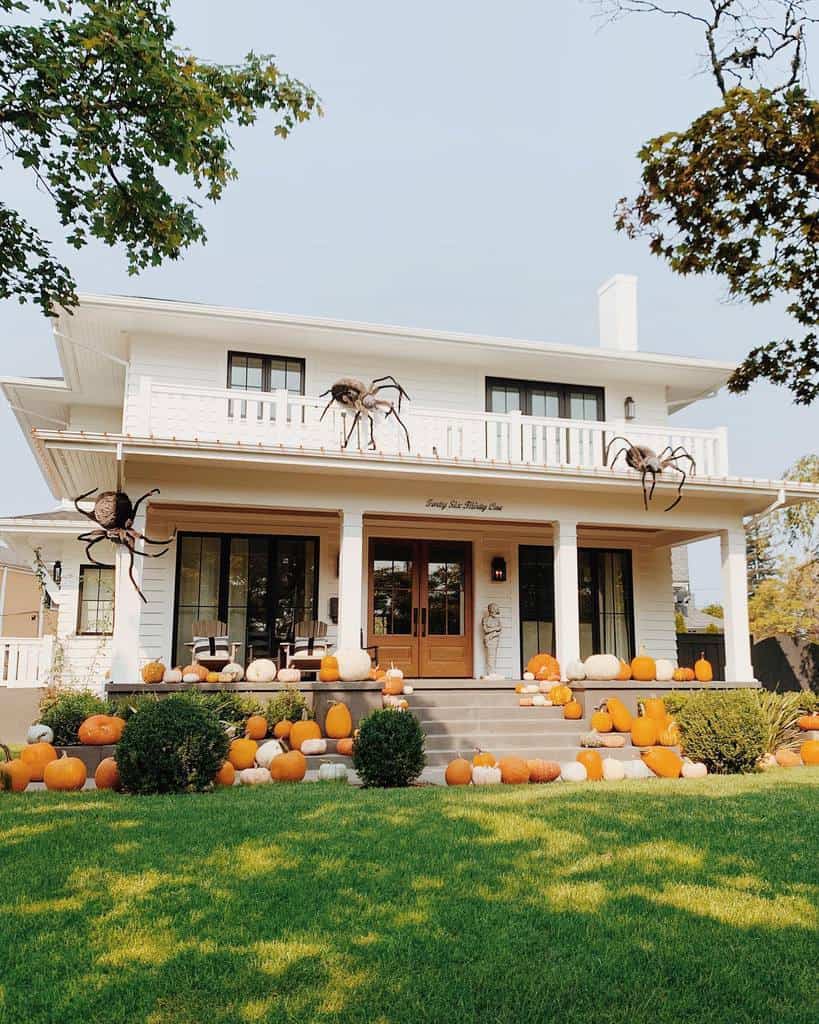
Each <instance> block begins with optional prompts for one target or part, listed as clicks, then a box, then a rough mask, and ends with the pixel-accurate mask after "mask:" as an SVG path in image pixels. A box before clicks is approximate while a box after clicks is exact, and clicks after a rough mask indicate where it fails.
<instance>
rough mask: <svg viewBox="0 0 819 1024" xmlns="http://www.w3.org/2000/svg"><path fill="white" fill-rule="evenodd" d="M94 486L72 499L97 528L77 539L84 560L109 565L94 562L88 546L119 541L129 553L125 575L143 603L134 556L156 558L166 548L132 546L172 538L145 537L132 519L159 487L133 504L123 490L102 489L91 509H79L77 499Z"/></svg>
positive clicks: (88, 492) (164, 542)
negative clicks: (81, 543)
mask: <svg viewBox="0 0 819 1024" xmlns="http://www.w3.org/2000/svg"><path fill="white" fill-rule="evenodd" d="M96 489H97V488H96V487H92V488H91V490H90V491H86V493H85V494H81V495H79V497H77V498H75V499H74V507H75V508H76V510H77V511H78V512H79V513H80V514H81V515H84V516H85V517H86V519H90V520H91V522H92V523H94V524H95V525H96V526H97V527H98V529H96V530H89V531H88V532H87V533H81V534H80V535H79V536H78V537H77V540H80V541H84V542H85V554H86V557H87V558H88V560H89V561H90V562H92V563H93V564H94V565H99V566H102V567H103V568H110V566H108V565H107V564H106V563H105V562H98V561H97V560H96V558H94V556H93V555H92V554H91V548H93V547H94V545H95V544H99V543H100V542H101V541H104V540H109V541H111V543H112V544H121V545H122V546H123V547H126V548H127V549H128V554H129V565H128V575H129V576H130V578H131V583H133V585H134V588H135V590H136V592H137V593H138V594H139V596H140V597H141V598H142V600H143V601H145V603H146V604H147V603H148V602H147V599H146V597H145V595H144V594H143V593H142V591H141V590H140V588H139V586H138V585H137V581H136V580H135V579H134V555H141V556H142V557H143V558H159V557H160V556H161V555H164V554H166V553H167V551H168V549H167V548H165V549H164V551H159V552H157V553H156V554H155V555H152V554H149V553H148V552H147V551H140V550H139V549H138V548H137V546H136V545H137V542H138V541H140V540H141V541H144V542H145V543H146V544H156V545H158V546H162V545H163V544H170V543H171V541H173V537H169V538H168V539H167V540H152V539H151V538H150V537H146V536H145V534H144V533H140V532H139V531H138V530H135V529H134V520H135V519H136V516H137V512H138V511H139V506H140V505H141V504H142V502H143V501H145V499H146V498H150V497H151V495H152V494H159V488H157V487H155V488H154V489H153V490H152V491H148V493H147V494H143V495H142V497H141V498H137V500H136V501H135V502H134V503H133V504H132V503H131V499H130V498H129V497H128V495H127V494H126V493H125V492H124V491H102V493H101V494H99V495H97V497H96V499H95V501H94V509H93V511H92V512H86V510H85V509H84V508H80V502H81V501H84V500H85V499H86V498H90V497H91V495H92V494H93V493H94V491H96ZM174 536H176V531H174Z"/></svg>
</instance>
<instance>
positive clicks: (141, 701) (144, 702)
mask: <svg viewBox="0 0 819 1024" xmlns="http://www.w3.org/2000/svg"><path fill="white" fill-rule="evenodd" d="M161 699H162V698H161V697H160V696H159V694H156V693H129V694H128V696H127V697H125V696H123V697H112V698H111V700H110V705H111V714H113V715H119V717H120V718H124V719H125V721H126V722H127V721H128V719H129V718H130V717H131V716H132V715H135V714H136V713H137V711H140V710H141V709H142V708H146V707H149V706H151V705H153V704H156V703H157V702H158V701H159V700H161Z"/></svg>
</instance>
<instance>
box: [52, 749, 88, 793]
mask: <svg viewBox="0 0 819 1024" xmlns="http://www.w3.org/2000/svg"><path fill="white" fill-rule="evenodd" d="M87 778H88V772H87V771H86V768H85V763H84V762H83V761H81V760H80V759H79V758H78V757H58V758H57V760H56V761H49V763H48V764H47V765H46V767H45V771H44V772H43V782H44V783H45V787H46V789H58V790H73V789H82V787H83V786H84V785H85V780H86V779H87Z"/></svg>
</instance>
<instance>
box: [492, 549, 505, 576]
mask: <svg viewBox="0 0 819 1024" xmlns="http://www.w3.org/2000/svg"><path fill="white" fill-rule="evenodd" d="M490 579H491V580H492V582H493V583H505V582H506V559H505V558H501V556H500V555H496V556H495V557H494V558H493V559H492V572H491V574H490Z"/></svg>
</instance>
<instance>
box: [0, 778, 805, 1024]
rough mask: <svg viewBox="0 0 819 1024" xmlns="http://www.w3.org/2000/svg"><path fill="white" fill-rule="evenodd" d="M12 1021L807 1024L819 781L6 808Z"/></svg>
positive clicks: (6, 943)
mask: <svg viewBox="0 0 819 1024" xmlns="http://www.w3.org/2000/svg"><path fill="white" fill-rule="evenodd" d="M0 907H1V908H2V918H0V1021H2V1022H3V1024H5V1022H7V1021H8V1022H15V1024H16V1022H18V1021H25V1022H26V1024H39V1022H43V1024H45V1022H49V1024H52V1022H57V1021H59V1022H63V1024H74V1022H82V1024H92V1022H96V1021H99V1022H105V1024H115V1022H118V1021H145V1022H150V1024H165V1022H167V1024H182V1022H192V1024H210V1022H230V1024H242V1022H252V1021H277V1022H278V1021H298V1022H299V1024H308V1022H312V1021H339V1022H341V1021H343V1022H345V1024H353V1022H356V1024H369V1022H392V1021H406V1022H413V1024H415V1022H419V1021H429V1022H436V1024H456V1022H467V1021H469V1022H480V1024H495V1022H499V1021H509V1022H514V1024H527V1022H530V1021H540V1020H543V1021H546V1020H548V1021H555V1022H558V1024H572V1022H582V1024H596V1022H605V1024H620V1022H622V1024H641V1022H644V1021H645V1022H647V1024H648V1022H650V1024H659V1022H669V1024H672V1022H673V1024H708V1022H714V1024H717V1022H718V1024H744V1022H747V1024H752V1022H753V1024H760V1022H763V1021H764V1022H767V1021H776V1022H777V1024H789V1022H796V1021H800V1022H801V1021H804V1022H805V1024H807V1022H811V1024H815V1021H816V1019H817V974H816V970H817V953H818V952H819V769H810V770H809V769H799V770H792V771H789V772H782V771H779V772H776V773H773V774H769V775H767V776H755V777H749V778H730V779H718V778H711V779H706V780H703V781H702V782H661V781H651V782H643V783H622V784H614V785H604V784H596V785H593V784H586V785H581V786H567V785H553V786H540V787H537V786H528V787H519V788H512V787H505V786H504V787H497V788H491V789H470V790H462V789H461V790H444V789H411V790H403V791H393V792H379V791H358V790H354V789H351V788H348V787H342V786H338V785H334V784H315V785H312V784H302V785H295V786H292V785H291V786H266V787H261V788H258V789H247V788H245V789H236V790H232V791H224V790H222V791H220V792H218V793H215V794H213V795H209V796H198V797H195V796H191V797H156V798H128V797H122V796H117V795H114V794H110V793H108V794H100V793H94V792H88V793H80V794H71V795H60V794H41V793H39V794H37V793H35V794H25V795H23V796H18V797H13V796H6V795H3V796H2V797H0Z"/></svg>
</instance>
